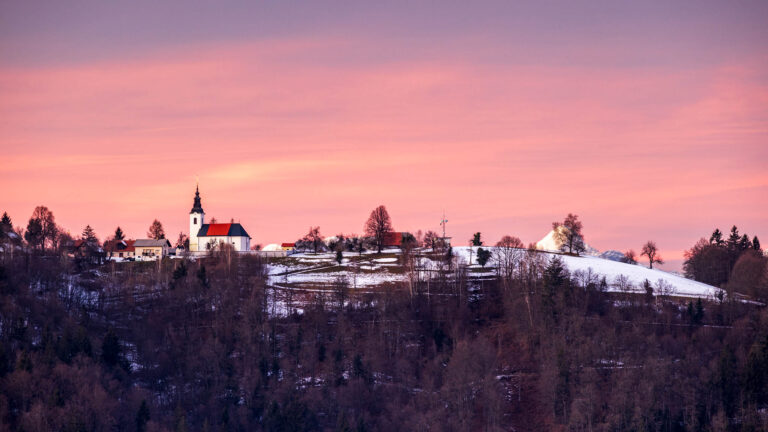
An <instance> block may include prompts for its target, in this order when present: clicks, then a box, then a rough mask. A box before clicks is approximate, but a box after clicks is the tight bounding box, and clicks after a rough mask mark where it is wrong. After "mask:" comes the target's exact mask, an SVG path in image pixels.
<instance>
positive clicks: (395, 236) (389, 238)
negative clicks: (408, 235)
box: [382, 232, 403, 246]
mask: <svg viewBox="0 0 768 432" xmlns="http://www.w3.org/2000/svg"><path fill="white" fill-rule="evenodd" d="M382 243H383V246H400V245H402V244H403V233H401V232H388V233H384V241H383V242H382Z"/></svg>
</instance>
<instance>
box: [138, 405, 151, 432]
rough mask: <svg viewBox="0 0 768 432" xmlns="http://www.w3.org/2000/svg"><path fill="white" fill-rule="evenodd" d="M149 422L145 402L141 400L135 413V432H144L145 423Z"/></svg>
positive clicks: (147, 408) (145, 428)
mask: <svg viewBox="0 0 768 432" xmlns="http://www.w3.org/2000/svg"><path fill="white" fill-rule="evenodd" d="M148 422H149V407H148V406H147V401H146V399H145V400H142V401H141V406H140V407H139V411H138V412H136V432H144V431H146V430H147V423H148Z"/></svg>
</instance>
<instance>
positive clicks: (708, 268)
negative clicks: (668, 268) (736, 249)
mask: <svg viewBox="0 0 768 432" xmlns="http://www.w3.org/2000/svg"><path fill="white" fill-rule="evenodd" d="M684 256H685V261H684V262H683V270H684V272H685V277H687V278H690V279H694V280H697V281H699V282H704V283H706V284H709V285H712V286H716V287H720V286H722V285H723V284H724V283H725V282H727V281H728V276H729V273H730V263H729V260H730V258H729V253H728V250H727V249H726V248H725V247H723V246H717V245H716V244H714V243H710V242H708V241H707V240H705V239H703V238H702V239H700V240H699V241H698V242H697V243H696V244H695V245H693V247H692V248H691V249H689V250H686V251H685V253H684Z"/></svg>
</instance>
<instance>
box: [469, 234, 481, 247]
mask: <svg viewBox="0 0 768 432" xmlns="http://www.w3.org/2000/svg"><path fill="white" fill-rule="evenodd" d="M471 242H472V246H482V245H483V240H482V239H481V237H480V233H479V232H476V233H474V234H473V235H472V240H471Z"/></svg>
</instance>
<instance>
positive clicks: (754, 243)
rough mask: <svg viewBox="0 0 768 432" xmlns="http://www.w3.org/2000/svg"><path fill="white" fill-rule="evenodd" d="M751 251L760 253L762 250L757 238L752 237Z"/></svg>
mask: <svg viewBox="0 0 768 432" xmlns="http://www.w3.org/2000/svg"><path fill="white" fill-rule="evenodd" d="M752 249H754V250H756V251H760V252H762V250H763V249H762V248H761V247H760V240H758V239H757V236H754V237H752Z"/></svg>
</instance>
